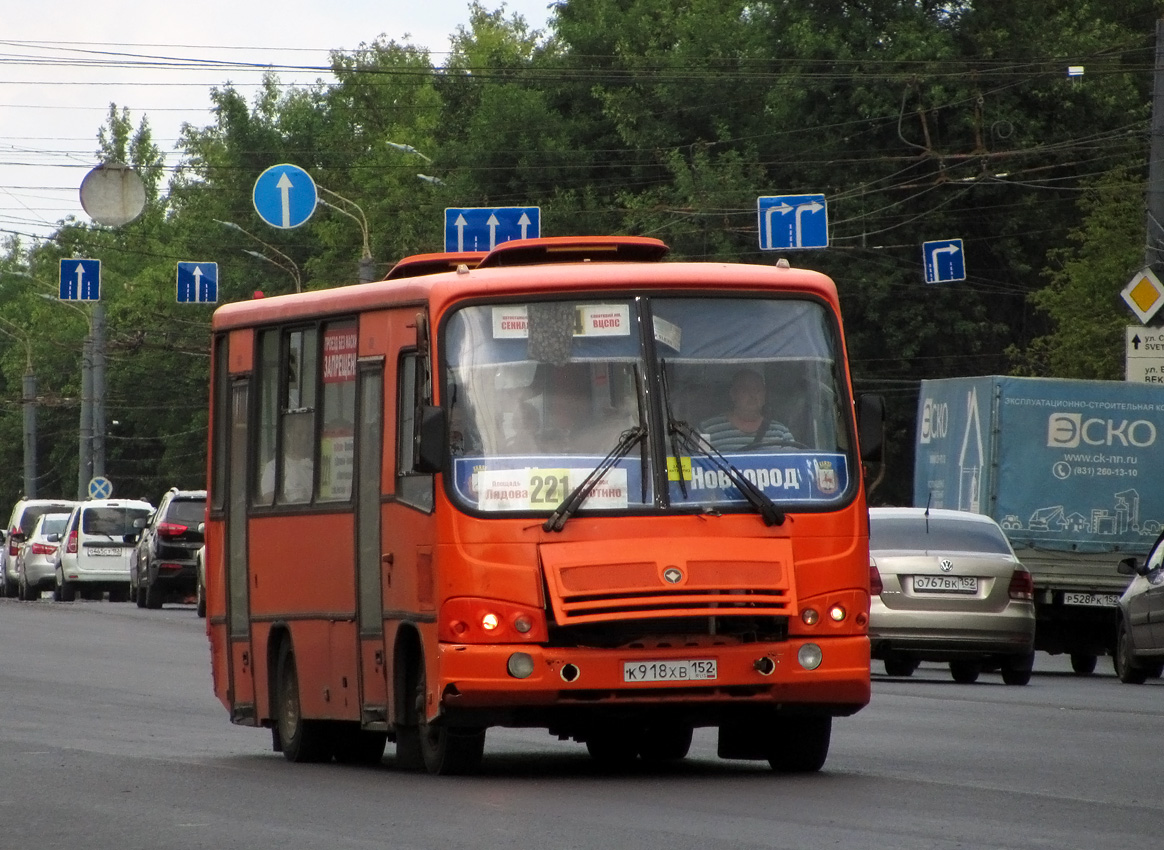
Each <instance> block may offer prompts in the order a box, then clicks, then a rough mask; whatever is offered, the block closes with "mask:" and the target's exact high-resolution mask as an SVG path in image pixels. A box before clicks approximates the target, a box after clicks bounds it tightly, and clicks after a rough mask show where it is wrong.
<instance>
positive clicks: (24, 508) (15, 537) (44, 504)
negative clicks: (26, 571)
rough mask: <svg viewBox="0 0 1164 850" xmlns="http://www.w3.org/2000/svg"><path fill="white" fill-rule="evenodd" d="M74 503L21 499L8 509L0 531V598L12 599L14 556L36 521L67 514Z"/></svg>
mask: <svg viewBox="0 0 1164 850" xmlns="http://www.w3.org/2000/svg"><path fill="white" fill-rule="evenodd" d="M76 504H77V503H76V502H74V501H71V500H69V499H21V500H20V501H19V502H17V503H16V504H15V505H14V506H13V507H12V515H11V516H10V517H9V518H8V524H7V525H6V526H4V528H3V529H0V542H2V543H3V544H4V545H3V546H2V547H0V594H2V595H4V596H7V597H12V596H15V595H16V585H17V575H16V556H17V555H19V554H20V544H21V543H23V542H24V541H25V539H26V538H27V537H28V534H29V532H31V531H32V527H33V526H34V525H36V521H37V520H38V519H40V517H41V516H42V515H44V514H50V513H51V514H56V513H66V514H67V513H68V512H69V511H71V510H72V509H73V506H74V505H76Z"/></svg>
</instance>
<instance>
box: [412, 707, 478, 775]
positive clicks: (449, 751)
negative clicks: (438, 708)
mask: <svg viewBox="0 0 1164 850" xmlns="http://www.w3.org/2000/svg"><path fill="white" fill-rule="evenodd" d="M420 753H421V757H422V758H423V759H424V767H425V769H426V770H427V771H428V772H429V773H431V774H433V775H434V776H464V775H465V774H468V773H473V772H475V771H476V770H477V768H478V767H480V766H481V758H482V757H483V756H484V754H485V730H484V729H479V728H477V727H474V726H446V725H445V724H444V723H443V722H441V721H440V720H437V721H436V722H434V723H428V722H426V721H423V720H422V721H421V723H420Z"/></svg>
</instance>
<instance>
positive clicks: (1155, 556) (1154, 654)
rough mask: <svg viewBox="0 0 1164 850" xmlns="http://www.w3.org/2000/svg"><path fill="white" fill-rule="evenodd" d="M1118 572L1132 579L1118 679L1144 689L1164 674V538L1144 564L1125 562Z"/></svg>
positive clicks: (1123, 611)
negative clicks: (1142, 686) (1151, 680)
mask: <svg viewBox="0 0 1164 850" xmlns="http://www.w3.org/2000/svg"><path fill="white" fill-rule="evenodd" d="M1116 569H1117V571H1118V572H1119V573H1121V574H1122V575H1129V576H1132V581H1131V584H1129V585H1128V589H1127V590H1125V591H1124V595H1123V596H1121V597H1120V602H1119V612H1120V620H1119V625H1118V626H1117V631H1116V651H1115V659H1114V660H1115V670H1116V675H1117V676H1119V677H1120V681H1121V682H1126V683H1128V684H1129V685H1142V684H1143V683H1144V682H1146V681H1147V680H1148V679H1151V678H1159V676H1160V675H1161V674H1162V673H1164V534H1161V535H1160V537H1158V538H1157V539H1156V542H1155V543H1154V544H1153V545H1152V548H1151V550H1150V551H1149V552H1148V557H1147V559H1146V560H1145V561H1144V563H1142V564H1141V563H1139V562H1138V561H1137V560H1136V559H1135V558H1124V559H1123V560H1122V561H1120V563H1119V566H1118V567H1117V568H1116Z"/></svg>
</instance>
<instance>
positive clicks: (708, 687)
mask: <svg viewBox="0 0 1164 850" xmlns="http://www.w3.org/2000/svg"><path fill="white" fill-rule="evenodd" d="M812 646H815V647H817V648H819V659H820V660H819V664H818V665H817V666H816V667H815V668H814V669H808V668H807V667H806V666H805V662H807V663H811V659H812V656H814V655H815V654H816V653H814V652H813V650H812V648H811V647H812ZM802 650H803V651H802ZM515 654H524V655H526V656H528V659H529V660H528V661H527V660H526V659H522V658H519V659H517V663H514V661H513V658H514V656H515ZM802 658H803V659H804V662H802V660H801V659H802ZM708 660H714V661H715V670H714V678H710V677H709V678H671V679H668V680H666V681H660V680H653V679H652V678H651V677H652V676H656V675H658V674H659V673H660V672H662V673H664V674H667V673H672V674H675V675H679V674H681V673H683V671H685V670H687V671H689V673H688V675H689V676H690V675H695V676H709V674H710V671H709V670H708V666H707V665H706V664H702V665H699V664H690V663H688V662H698V661H708ZM531 661H532V664H531V663H530V662H531ZM439 664H440V683H441V689H440V704H441V707H442V709H443V710H445V711H449V712H452V713H459V712H460V711H461V710H466V711H469V712H480V711H483V712H484V713H486V714H488V713H489V710H495V711H500V712H501V713H504V710H506V709H512V710H517V711H520V710H521V709H527V708H528V709H538V708H549V707H567V706H583V705H590V706H594V705H598V704H606V705H627V706H628V707H629V706H631V705H635V704H638V705H644V706H645V705H650V704H654V705H678V704H693V705H694V704H699V703H706V704H709V705H710V704H719V705H740V706H745V705H749V704H750V705H753V706H768V707H782V708H793V707H795V706H801V707H804V708H805V709H810V708H811V709H812V710H814V711H823V712H824V713H829V714H834V715H838V716H840V715H847V714H852V713H853V712H855V711H857V710H859V709H860V708H862V707H863V706H864V705H866V704H867V703H868V702H869V696H870V682H869V639H868V638H867V637H866V636H864V635H858V636H851V637H840V636H830V637H828V638H821V639H810V638H800V637H795V638H792V639H789V640H786V641H782V642H779V643H750V644H737V645H729V646H674V645H669V646H665V647H663V646H660V647H653V648H625V649H620V650H610V649H594V648H578V647H543V646H517V645H503V646H496V645H492V646H490V645H465V644H441V648H440V661H439ZM531 666H532V672H530V673H529V675H527V676H524V677H523V678H518V676H516V675H514V674H511V673H510V672H509V670H510V669H512V668H514V667H517V668H518V669H519V672H524V670H526V669H529V668H530V667H531ZM644 670H645V671H646V679H645V680H643V679H641V678H640V677H641V676H643V673H644ZM692 670H694V671H695V672H694V673H691V672H690V671H692ZM501 722H505V721H504V720H501Z"/></svg>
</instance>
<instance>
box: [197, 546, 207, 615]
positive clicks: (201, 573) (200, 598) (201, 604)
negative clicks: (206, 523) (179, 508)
mask: <svg viewBox="0 0 1164 850" xmlns="http://www.w3.org/2000/svg"><path fill="white" fill-rule="evenodd" d="M199 527H201V526H199ZM195 561H196V563H197V566H196V568H195V569H196V571H197V573H198V593H197V595H196V597H195V600H196V608H195V610H197V612H198V616H199V617H205V616H206V544H205V543H203V544H202V545H201V546H199V547H198V554H197V555H196V556H195Z"/></svg>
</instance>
